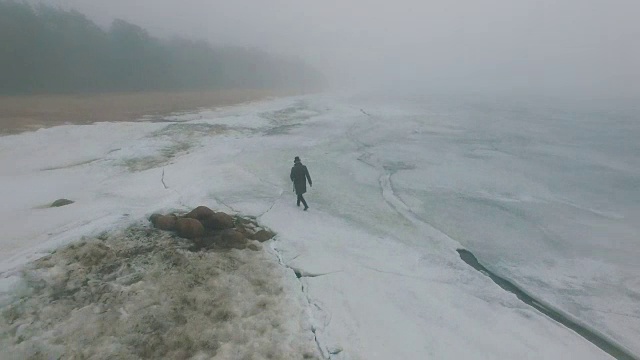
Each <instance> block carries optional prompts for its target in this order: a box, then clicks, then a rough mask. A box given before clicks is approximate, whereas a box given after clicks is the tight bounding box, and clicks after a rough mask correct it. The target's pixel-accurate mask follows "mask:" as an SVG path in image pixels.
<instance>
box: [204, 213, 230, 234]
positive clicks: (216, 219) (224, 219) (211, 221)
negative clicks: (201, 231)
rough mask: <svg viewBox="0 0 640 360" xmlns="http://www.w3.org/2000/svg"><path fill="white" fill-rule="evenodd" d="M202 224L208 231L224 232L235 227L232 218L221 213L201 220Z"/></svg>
mask: <svg viewBox="0 0 640 360" xmlns="http://www.w3.org/2000/svg"><path fill="white" fill-rule="evenodd" d="M202 224H203V225H204V227H205V228H207V229H210V230H225V229H231V228H233V227H234V226H235V224H234V223H233V217H231V215H228V214H225V213H223V212H217V213H214V214H213V215H211V216H210V217H208V218H206V219H203V220H202Z"/></svg>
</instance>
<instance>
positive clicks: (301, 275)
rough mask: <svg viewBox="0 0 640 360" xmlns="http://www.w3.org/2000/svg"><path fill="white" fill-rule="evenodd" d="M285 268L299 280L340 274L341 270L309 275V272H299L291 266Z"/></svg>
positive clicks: (299, 270)
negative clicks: (291, 271)
mask: <svg viewBox="0 0 640 360" xmlns="http://www.w3.org/2000/svg"><path fill="white" fill-rule="evenodd" d="M287 267H288V268H289V269H291V270H293V272H294V273H295V274H296V277H297V278H298V279H300V278H315V277H320V276H325V275H331V274H336V273H339V272H342V270H336V271H330V272H326V273H311V272H308V271H305V270H301V269H299V268H296V267H293V266H291V265H287Z"/></svg>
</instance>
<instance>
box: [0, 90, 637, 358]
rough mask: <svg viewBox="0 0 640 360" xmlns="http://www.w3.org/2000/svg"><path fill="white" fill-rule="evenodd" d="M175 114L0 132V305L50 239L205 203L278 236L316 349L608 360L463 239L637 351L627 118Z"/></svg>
mask: <svg viewBox="0 0 640 360" xmlns="http://www.w3.org/2000/svg"><path fill="white" fill-rule="evenodd" d="M174 120H176V122H175V123H117V122H114V123H98V124H94V125H82V126H80V125H66V126H59V127H54V128H50V129H42V130H38V131H35V132H29V133H23V134H19V135H11V136H4V137H2V138H0V180H1V184H2V185H1V186H0V198H2V199H3V201H2V202H0V218H1V219H2V229H3V231H2V234H0V236H1V237H0V246H1V249H2V252H1V254H0V271H1V273H2V275H1V278H0V288H1V289H2V291H3V299H6V298H7V296H9V295H10V294H11V293H12V291H13V290H14V289H15V288H16V286H17V285H16V284H19V282H20V281H19V274H20V273H19V270H20V268H21V267H22V266H24V265H25V264H26V263H28V262H29V261H31V260H35V259H38V258H39V257H42V256H43V255H46V254H48V253H49V251H50V250H51V249H54V248H57V247H59V246H61V245H63V244H67V243H69V242H73V241H77V240H79V239H80V238H82V237H83V236H96V235H99V234H101V233H103V232H105V231H113V230H114V229H125V228H127V227H129V226H130V225H132V224H137V223H140V222H141V220H143V219H144V218H146V217H147V216H148V215H150V214H151V213H153V212H169V211H185V210H189V209H191V208H193V207H195V206H197V205H207V206H209V207H211V208H213V209H218V210H223V211H227V212H235V213H241V214H247V215H253V216H256V217H257V218H258V221H259V222H260V223H262V224H264V225H265V226H268V227H270V228H271V229H272V230H274V231H276V232H277V233H278V236H277V237H276V239H275V240H273V241H271V242H269V243H266V244H268V246H269V247H270V248H271V250H270V251H269V254H271V256H272V258H273V261H275V262H281V263H282V264H283V268H284V269H291V270H292V271H293V270H295V272H297V273H298V275H299V277H300V278H299V279H296V278H295V277H294V276H288V277H287V276H283V277H282V279H281V280H282V281H283V282H285V283H287V284H288V286H286V287H285V288H286V289H289V291H297V290H296V289H299V288H300V287H299V284H298V282H301V283H302V287H301V290H300V291H302V296H303V298H305V299H306V304H307V306H308V316H309V319H308V321H309V322H310V323H311V324H312V328H311V329H310V330H309V331H311V330H313V332H314V333H315V338H316V339H317V342H318V344H319V347H320V349H321V351H322V352H323V354H322V355H323V356H324V357H326V358H331V359H425V358H436V359H438V358H477V359H483V358H486V359H496V358H530V359H541V358H544V359H561V358H581V359H595V358H610V356H609V355H608V354H607V353H605V352H604V351H602V350H601V349H599V348H598V347H596V346H595V345H593V344H592V343H590V342H589V341H587V340H585V339H584V338H582V337H581V336H579V335H578V334H576V333H575V332H573V331H572V330H569V329H567V328H566V327H565V326H563V325H561V324H559V323H556V322H555V321H553V320H551V319H549V318H547V317H546V316H544V315H542V314H541V313H539V312H537V311H536V310H534V309H533V308H531V307H529V306H528V305H526V304H524V303H522V302H521V301H520V300H518V299H517V298H516V296H515V295H513V294H511V293H509V292H506V291H504V290H503V289H502V288H500V287H499V286H498V285H496V284H494V283H493V282H492V281H491V280H490V279H489V278H488V277H487V276H485V275H484V274H482V273H480V272H478V271H476V270H474V269H473V268H471V267H470V266H468V265H467V264H465V263H464V262H463V261H462V260H461V259H460V257H459V255H458V253H457V252H456V249H458V248H467V249H469V250H471V251H472V252H473V253H474V254H475V255H476V256H477V257H478V259H479V260H480V262H481V263H482V264H483V265H485V266H486V267H487V268H489V269H491V270H492V271H494V272H495V273H497V274H499V275H501V276H503V277H505V278H508V279H510V280H511V281H512V282H514V283H516V284H518V285H519V286H520V287H521V288H523V289H524V290H526V291H527V292H528V293H530V294H531V295H534V296H535V297H536V298H538V299H540V300H542V301H544V302H546V303H547V304H548V305H551V306H553V307H555V308H556V309H558V310H560V311H562V312H563V313H564V314H565V315H566V316H568V317H570V318H573V319H574V320H575V321H577V322H579V323H581V324H583V325H585V326H587V327H589V328H590V329H592V330H594V331H595V332H597V333H599V334H601V335H602V336H603V337H605V338H607V339H609V340H611V341H612V342H614V343H616V344H617V345H619V346H620V347H622V348H626V349H627V351H628V352H631V353H633V354H636V356H639V355H638V354H640V340H639V339H640V277H639V276H638V275H637V274H640V261H638V258H640V244H639V243H638V241H639V239H640V236H639V235H640V225H639V224H640V206H639V205H638V204H640V145H639V143H638V142H637V138H639V137H640V123H639V122H638V118H637V116H636V117H634V114H631V115H629V114H616V113H613V112H582V113H581V112H575V111H573V112H572V111H567V110H565V109H558V108H553V107H536V106H528V105H523V104H517V105H514V104H511V103H507V104H504V103H496V102H479V101H475V102H474V101H463V100H458V101H455V102H454V101H444V100H441V99H435V98H421V99H416V98H413V99H409V98H405V99H400V100H391V99H389V98H384V97H376V98H371V97H359V98H356V97H347V96H328V95H324V96H320V95H314V96H306V97H296V98H286V99H279V100H274V101H269V102H262V103H256V104H251V105H244V106H240V107H233V108H226V109H222V110H217V111H206V112H200V113H198V114H193V115H184V116H178V117H176V118H175V119H174ZM296 155H298V156H300V157H301V158H302V161H303V162H304V163H305V164H306V165H307V166H308V167H309V170H310V173H311V177H312V178H313V180H314V182H313V184H314V186H313V187H312V188H310V190H309V193H308V194H307V195H306V198H307V201H308V202H309V205H310V206H311V209H310V211H308V212H303V211H301V210H300V208H297V207H296V206H295V196H294V195H293V193H292V189H291V183H290V181H289V179H288V176H289V170H290V167H291V165H292V160H293V157H294V156H296ZM58 198H68V199H71V200H74V201H76V202H75V203H74V204H71V205H68V206H64V207H60V208H48V205H49V204H50V203H51V202H52V201H54V200H56V199H58ZM304 339H305V341H308V336H307V337H305V338H304ZM274 341H277V339H276V340H274Z"/></svg>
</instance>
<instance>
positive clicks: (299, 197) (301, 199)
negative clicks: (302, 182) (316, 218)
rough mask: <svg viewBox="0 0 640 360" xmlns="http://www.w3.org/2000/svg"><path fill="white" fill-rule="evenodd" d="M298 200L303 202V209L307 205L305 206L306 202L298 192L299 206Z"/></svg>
mask: <svg viewBox="0 0 640 360" xmlns="http://www.w3.org/2000/svg"><path fill="white" fill-rule="evenodd" d="M300 201H302V204H304V207H305V209H306V208H308V207H309V206H307V202H306V201H304V198H303V197H302V194H298V206H300Z"/></svg>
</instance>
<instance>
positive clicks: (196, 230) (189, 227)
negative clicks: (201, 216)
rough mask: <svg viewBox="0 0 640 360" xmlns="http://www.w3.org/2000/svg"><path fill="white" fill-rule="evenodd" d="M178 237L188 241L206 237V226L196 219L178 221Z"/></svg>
mask: <svg viewBox="0 0 640 360" xmlns="http://www.w3.org/2000/svg"><path fill="white" fill-rule="evenodd" d="M176 231H177V232H178V236H180V237H183V238H186V239H195V238H199V237H201V236H202V235H204V226H202V223H201V222H200V221H198V220H196V219H189V218H182V219H178V220H177V221H176Z"/></svg>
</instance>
